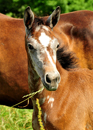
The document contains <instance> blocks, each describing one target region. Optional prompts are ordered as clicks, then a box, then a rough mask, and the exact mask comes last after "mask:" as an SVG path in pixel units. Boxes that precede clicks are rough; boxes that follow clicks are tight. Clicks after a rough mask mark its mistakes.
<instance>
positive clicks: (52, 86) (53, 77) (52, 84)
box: [43, 71, 60, 91]
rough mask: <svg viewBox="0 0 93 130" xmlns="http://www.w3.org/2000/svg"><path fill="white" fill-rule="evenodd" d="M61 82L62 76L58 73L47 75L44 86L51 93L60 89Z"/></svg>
mask: <svg viewBox="0 0 93 130" xmlns="http://www.w3.org/2000/svg"><path fill="white" fill-rule="evenodd" d="M59 82H60V74H59V72H58V71H57V72H49V73H46V74H45V76H44V79H43V84H44V86H45V88H46V89H47V90H49V91H55V90H56V89H57V88H58V84H59Z"/></svg>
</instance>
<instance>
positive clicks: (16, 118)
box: [0, 106, 33, 130]
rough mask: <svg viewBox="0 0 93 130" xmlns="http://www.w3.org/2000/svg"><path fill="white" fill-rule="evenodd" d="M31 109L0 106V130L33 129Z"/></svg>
mask: <svg viewBox="0 0 93 130" xmlns="http://www.w3.org/2000/svg"><path fill="white" fill-rule="evenodd" d="M32 112H33V110H31V109H16V108H11V107H7V106H0V130H33V129H32Z"/></svg>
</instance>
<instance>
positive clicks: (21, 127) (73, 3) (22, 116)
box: [0, 0, 93, 130]
mask: <svg viewBox="0 0 93 130" xmlns="http://www.w3.org/2000/svg"><path fill="white" fill-rule="evenodd" d="M27 6H30V7H31V8H32V10H33V12H34V13H35V14H36V15H37V16H45V15H50V14H51V13H52V11H53V10H54V9H55V8H56V7H57V6H60V7H61V12H62V13H67V12H72V11H76V10H93V0H0V13H3V14H6V15H9V16H12V17H17V18H19V17H20V18H23V13H24V10H25V8H26V7H27ZM32 111H33V110H27V109H23V110H22V109H15V108H11V107H6V106H0V130H32V125H31V124H32Z"/></svg>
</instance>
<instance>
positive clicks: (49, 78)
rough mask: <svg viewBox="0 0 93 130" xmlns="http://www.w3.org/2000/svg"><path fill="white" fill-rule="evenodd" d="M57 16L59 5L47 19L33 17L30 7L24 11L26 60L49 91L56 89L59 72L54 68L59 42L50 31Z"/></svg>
mask: <svg viewBox="0 0 93 130" xmlns="http://www.w3.org/2000/svg"><path fill="white" fill-rule="evenodd" d="M59 17H60V8H59V7H57V8H56V10H54V12H53V13H52V14H51V15H50V17H49V18H48V19H47V21H43V20H42V19H39V18H34V14H33V12H32V11H31V9H30V7H27V8H26V10H25V13H24V23H25V27H26V49H27V53H28V60H29V61H30V63H31V64H32V66H33V69H34V70H35V72H36V73H37V75H38V76H39V77H40V78H41V80H42V83H43V85H44V87H45V88H46V89H47V90H50V91H53V90H56V89H57V88H58V84H59V82H60V74H59V72H58V70H57V68H56V52H57V49H58V47H59V42H58V40H57V39H56V37H55V36H54V34H53V32H52V28H53V27H54V26H55V25H56V23H57V22H58V20H59Z"/></svg>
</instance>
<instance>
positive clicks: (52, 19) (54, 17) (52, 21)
mask: <svg viewBox="0 0 93 130" xmlns="http://www.w3.org/2000/svg"><path fill="white" fill-rule="evenodd" d="M60 13H61V9H60V7H59V6H58V7H57V8H56V9H55V10H54V11H53V12H52V14H51V15H50V16H49V17H48V19H47V21H46V25H48V26H50V28H51V29H53V27H54V26H55V25H56V24H57V22H58V21H59V19H60Z"/></svg>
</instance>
